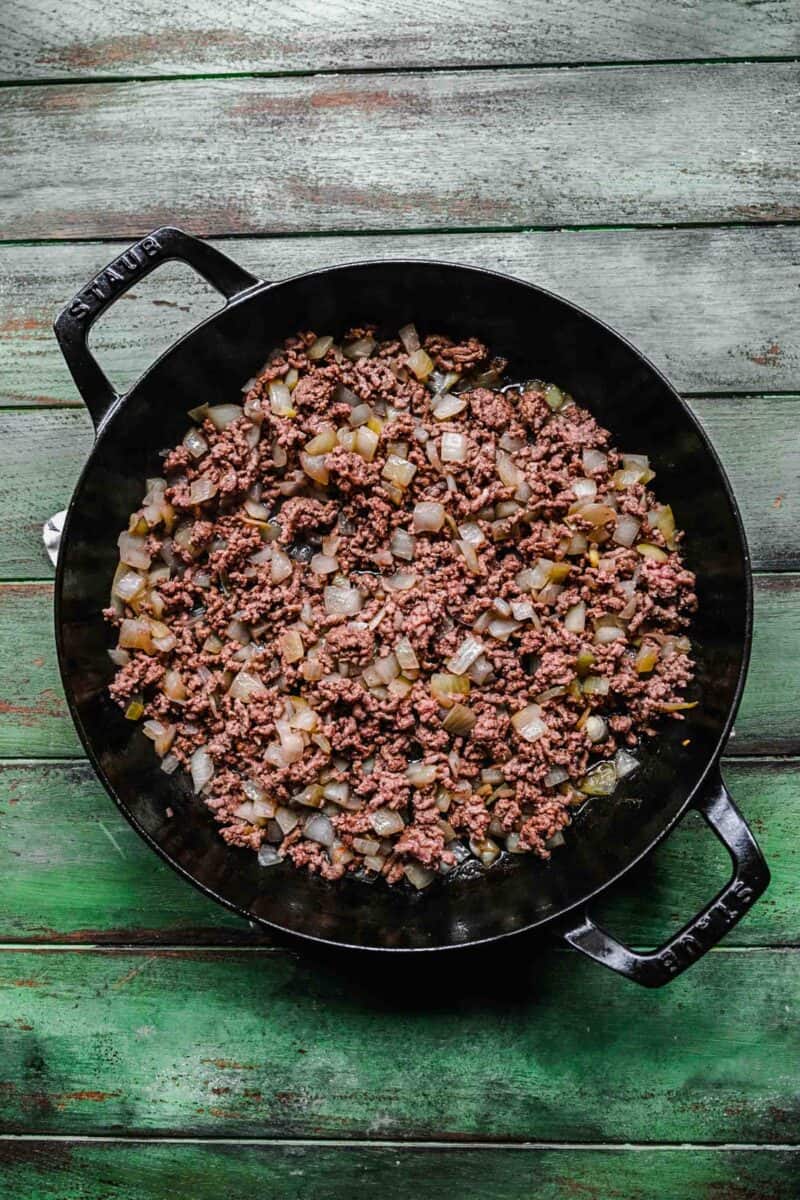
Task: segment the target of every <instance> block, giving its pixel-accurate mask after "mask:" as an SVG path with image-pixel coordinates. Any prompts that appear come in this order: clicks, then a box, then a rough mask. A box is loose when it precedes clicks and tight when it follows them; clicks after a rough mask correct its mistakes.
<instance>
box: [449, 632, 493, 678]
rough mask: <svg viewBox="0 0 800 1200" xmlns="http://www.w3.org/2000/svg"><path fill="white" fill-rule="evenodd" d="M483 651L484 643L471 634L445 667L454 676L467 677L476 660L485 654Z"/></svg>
mask: <svg viewBox="0 0 800 1200" xmlns="http://www.w3.org/2000/svg"><path fill="white" fill-rule="evenodd" d="M483 650H484V646H483V643H482V642H479V641H478V639H477V638H474V637H473V636H472V635H471V634H470V635H469V636H467V637H466V638H464V641H463V642H462V643H461V645H460V646H459V647H458V649H457V650H456V652H455V654H452V655H451V656H450V658H448V660H447V662H446V663H445V666H446V667H447V669H448V671H452V673H453V674H454V675H466V673H467V671H468V670H469V668H470V667H471V666H472V664H473V663H474V662H475V660H476V658H478V657H479V655H481V654H482V653H483Z"/></svg>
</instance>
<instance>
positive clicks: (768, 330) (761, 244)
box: [0, 226, 800, 405]
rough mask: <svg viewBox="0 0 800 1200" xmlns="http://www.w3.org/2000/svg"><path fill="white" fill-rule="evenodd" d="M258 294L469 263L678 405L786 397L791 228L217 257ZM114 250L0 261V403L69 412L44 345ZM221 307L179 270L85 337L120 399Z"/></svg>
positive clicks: (791, 339) (511, 238) (307, 247)
mask: <svg viewBox="0 0 800 1200" xmlns="http://www.w3.org/2000/svg"><path fill="white" fill-rule="evenodd" d="M216 244H217V245H218V247H219V248H220V249H221V250H222V251H223V252H225V253H227V254H229V255H231V257H232V258H234V259H236V260H237V261H238V262H241V263H242V265H243V266H246V267H247V268H248V269H249V270H251V271H253V272H254V273H255V274H258V275H260V276H261V277H262V278H267V279H283V278H286V277H287V276H289V275H293V274H297V273H299V272H302V271H307V270H312V269H314V268H318V267H321V266H328V265H334V264H336V263H343V262H352V261H353V260H355V259H366V258H433V259H445V260H451V261H455V262H465V263H472V264H474V265H476V266H481V267H489V268H492V269H494V270H499V271H504V272H506V273H508V274H510V275H516V276H518V277H519V278H521V279H525V280H528V281H530V282H531V283H538V284H540V285H541V286H542V287H546V288H550V289H551V290H553V291H555V292H558V293H559V294H561V295H564V296H566V297H567V298H568V299H570V300H574V301H575V302H577V303H578V304H580V305H582V306H583V307H585V308H587V309H588V310H589V311H590V312H594V313H596V314H597V315H598V316H600V317H602V318H603V320H605V321H607V322H608V323H609V324H610V325H613V326H614V327H615V328H617V329H619V330H620V332H622V333H624V334H626V335H627V336H628V337H629V338H631V340H632V341H633V342H635V343H636V345H638V346H639V347H640V348H641V349H642V350H643V351H644V353H645V354H647V355H648V356H649V357H650V358H651V359H652V360H653V361H654V362H655V363H656V365H657V366H659V367H661V368H662V370H664V371H665V372H666V373H667V374H668V375H669V377H670V378H671V380H672V381H673V383H674V384H675V385H676V387H678V388H679V389H681V390H682V391H685V392H700V393H714V392H718V393H725V392H726V391H727V392H742V391H752V392H776V391H791V390H793V389H794V390H798V391H800V329H799V328H798V322H797V321H796V320H795V319H794V316H795V312H796V305H797V295H798V288H800V228H799V227H796V226H776V227H774V228H738V229H730V228H722V229H714V228H708V229H666V230H663V229H641V230H636V231H633V230H605V231H604V230H585V231H582V232H558V231H541V232H538V233H501V234H488V233H487V234H470V233H465V234H423V235H414V234H395V235H381V236H364V237H317V238H263V239H243V240H237V241H235V242H224V241H223V242H217V243H216ZM125 245H126V244H125V243H124V242H116V243H112V244H106V243H104V244H91V243H89V244H75V245H63V244H62V245H59V246H2V247H0V335H1V336H0V403H5V404H14V405H27V404H30V405H38V404H74V403H75V402H76V401H77V399H78V397H77V393H76V391H75V386H74V384H73V383H72V380H71V378H70V376H69V373H68V371H67V368H66V366H65V364H64V361H63V359H62V357H61V353H60V351H59V349H58V346H57V345H56V342H55V339H54V337H53V334H52V322H53V318H54V316H55V314H56V312H57V311H59V310H60V309H61V308H62V307H63V306H64V305H65V304H66V303H67V301H68V300H69V298H70V297H71V296H72V295H73V294H74V293H75V292H76V291H77V290H78V288H80V287H82V286H83V284H84V283H85V282H86V281H87V280H88V279H90V278H91V277H92V276H93V275H94V274H95V273H96V272H97V271H98V270H99V269H100V268H101V267H103V266H104V265H105V264H106V263H107V262H109V261H111V259H113V258H115V257H116V256H117V255H118V254H119V253H121V252H122V251H123V250H124V249H125ZM218 305H219V297H218V296H217V294H216V293H215V292H212V291H211V289H210V288H209V287H208V286H207V285H206V284H205V283H204V282H203V281H202V280H201V279H200V278H199V277H198V276H197V275H194V274H193V273H192V272H191V271H190V270H189V268H188V267H183V266H180V265H178V264H169V265H168V266H165V267H162V268H160V269H159V270H158V272H157V273H156V274H155V275H152V276H150V277H149V278H148V279H146V280H144V281H143V282H142V283H140V284H138V285H137V287H136V288H135V291H134V292H130V293H128V294H127V295H126V296H125V297H124V300H122V301H120V302H119V303H117V304H116V305H115V306H114V307H113V308H112V309H111V311H110V312H109V313H108V314H107V315H106V316H104V317H103V318H102V320H101V321H100V322H98V324H97V325H96V326H95V327H94V329H93V331H92V335H91V338H92V345H93V347H94V349H95V352H96V354H97V356H98V358H99V359H100V361H101V362H102V363H103V366H104V368H105V369H106V370H107V372H108V374H109V375H110V377H111V378H112V379H113V380H114V382H115V383H116V385H117V386H118V387H119V388H120V390H121V391H124V390H125V389H126V388H127V387H129V386H130V384H131V383H132V382H133V381H134V380H135V379H136V378H137V377H138V376H139V375H140V374H141V373H142V371H144V369H145V368H146V367H147V366H149V365H150V363H151V362H152V361H153V360H154V359H155V358H156V357H157V356H158V354H160V353H161V352H162V351H163V350H165V349H166V348H167V347H168V346H170V345H171V344H172V343H173V342H174V341H175V340H176V339H177V338H178V337H179V336H180V335H181V334H182V333H184V332H185V331H186V330H187V329H189V328H190V327H191V326H192V325H193V324H195V323H196V322H197V321H199V320H200V319H201V318H203V317H205V316H207V315H209V314H210V313H211V312H213V311H214V309H215V308H216V307H218Z"/></svg>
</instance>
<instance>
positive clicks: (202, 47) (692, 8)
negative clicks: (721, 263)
mask: <svg viewBox="0 0 800 1200" xmlns="http://www.w3.org/2000/svg"><path fill="white" fill-rule="evenodd" d="M0 34H1V35H2V37H1V38H0V79H65V78H66V79H91V78H96V77H98V76H100V77H103V76H109V75H117V76H119V75H139V76H141V75H147V76H149V75H173V74H191V73H195V72H197V73H215V74H217V73H224V72H227V71H234V72H250V71H329V70H337V69H346V70H354V69H365V68H366V69H380V68H383V69H390V70H394V69H396V68H398V67H455V66H470V65H473V64H476V65H479V66H485V65H487V64H491V63H497V64H509V65H510V64H513V63H528V64H531V63H542V62H543V63H550V62H552V63H561V62H576V61H578V62H601V61H609V60H612V61H615V60H619V59H628V60H635V61H643V60H647V59H687V58H715V57H720V56H725V57H735V56H738V55H741V56H745V57H750V56H753V55H792V54H796V53H797V52H798V50H800V21H798V17H797V10H796V7H794V6H793V5H792V3H791V0H766V3H759V4H753V3H752V2H751V3H747V2H746V0H692V2H690V3H681V0H666V2H665V3H662V4H660V5H658V7H657V9H655V10H654V9H653V7H652V6H651V5H649V4H647V3H646V2H643V0H634V2H632V3H630V4H626V5H620V4H618V3H616V2H615V0H593V3H591V4H582V5H580V6H579V7H576V6H575V5H573V4H569V3H567V4H564V3H559V4H552V3H548V2H547V0H530V2H526V0H510V2H509V0H506V2H505V3H502V4H500V3H490V4H485V3H476V2H475V0H471V2H470V3H467V4H466V5H455V4H453V3H448V2H446V3H439V4H435V5H431V6H429V7H428V8H422V7H420V6H419V5H418V4H416V3H413V2H412V0H400V3H395V4H392V5H375V4H372V3H365V2H364V0H360V2H359V0H357V2H355V3H353V2H352V0H348V2H347V3H345V0H326V3H325V5H324V6H323V7H321V8H320V7H319V6H316V5H315V6H313V7H309V6H307V5H303V4H299V3H297V2H296V0H294V2H293V0H289V2H288V3H285V2H282V3H275V2H274V0H272V2H267V3H265V4H260V5H253V4H251V3H249V2H248V0H229V2H228V3H226V4H223V5H214V4H209V3H201V4H195V5H192V6H191V8H181V9H177V10H176V9H174V8H170V9H167V8H166V7H165V6H164V5H163V4H161V3H154V2H152V0H151V2H148V3H145V4H142V5H138V6H137V7H136V9H135V10H131V8H130V6H129V5H126V4H124V3H121V2H120V0H113V2H112V3H109V4H104V5H102V6H99V5H90V6H89V7H88V8H87V7H84V8H71V7H67V8H66V9H65V8H63V7H62V6H58V7H57V6H56V5H55V4H54V3H53V0H20V3H18V4H17V5H16V6H15V8H14V16H13V20H12V17H11V12H10V11H8V12H7V13H6V16H5V19H4V20H1V19H0Z"/></svg>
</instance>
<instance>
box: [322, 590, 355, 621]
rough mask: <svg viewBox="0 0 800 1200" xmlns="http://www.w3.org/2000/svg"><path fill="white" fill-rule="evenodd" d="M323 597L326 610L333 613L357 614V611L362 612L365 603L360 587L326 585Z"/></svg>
mask: <svg viewBox="0 0 800 1200" xmlns="http://www.w3.org/2000/svg"><path fill="white" fill-rule="evenodd" d="M322 598H323V603H324V605H325V611H326V612H327V613H330V614H331V615H334V614H336V615H340V614H341V615H343V616H349V617H352V616H355V614H356V613H357V612H361V608H362V606H363V603H364V598H363V596H362V595H361V592H360V591H359V590H358V588H351V587H339V586H337V585H331V586H330V587H326V588H325V590H324V592H323V594H322Z"/></svg>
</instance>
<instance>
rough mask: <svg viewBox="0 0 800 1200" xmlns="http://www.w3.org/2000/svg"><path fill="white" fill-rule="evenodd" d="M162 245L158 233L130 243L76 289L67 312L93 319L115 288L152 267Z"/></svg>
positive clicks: (122, 287)
mask: <svg viewBox="0 0 800 1200" xmlns="http://www.w3.org/2000/svg"><path fill="white" fill-rule="evenodd" d="M162 249H163V247H162V245H161V242H159V240H158V235H157V234H155V233H152V234H150V235H149V237H146V238H142V240H141V241H140V242H137V243H136V245H135V246H130V247H129V248H128V249H127V250H126V251H125V253H124V254H120V256H119V258H115V259H114V261H113V262H111V263H109V264H108V266H107V267H106V268H105V269H104V270H102V271H101V272H100V274H99V275H95V277H94V279H92V280H91V282H90V283H87V285H86V287H85V288H83V289H82V290H81V291H80V292H78V294H77V296H75V298H74V300H73V301H72V303H71V304H70V305H69V314H70V316H71V317H76V318H77V319H78V320H80V321H85V320H86V319H87V318H88V317H91V318H92V319H94V318H95V317H96V316H97V315H98V314H99V313H100V312H101V310H102V309H103V308H105V307H107V306H108V305H109V304H110V303H111V301H112V300H113V299H114V297H115V295H116V294H117V293H118V292H124V291H126V289H127V288H129V287H130V285H131V284H132V283H133V281H134V280H135V279H137V278H138V277H139V276H140V275H146V274H147V271H148V270H150V269H152V263H151V260H152V259H154V258H155V257H156V256H157V255H158V254H159V253H161V251H162Z"/></svg>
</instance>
